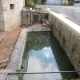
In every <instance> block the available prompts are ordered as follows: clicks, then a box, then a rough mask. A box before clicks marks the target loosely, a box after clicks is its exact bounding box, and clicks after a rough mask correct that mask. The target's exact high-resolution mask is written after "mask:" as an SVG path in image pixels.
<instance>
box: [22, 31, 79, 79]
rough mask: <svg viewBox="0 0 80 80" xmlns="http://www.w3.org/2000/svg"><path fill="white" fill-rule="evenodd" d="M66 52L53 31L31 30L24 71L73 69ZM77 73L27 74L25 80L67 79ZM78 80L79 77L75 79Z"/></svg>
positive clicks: (72, 77) (24, 59) (23, 64)
mask: <svg viewBox="0 0 80 80" xmlns="http://www.w3.org/2000/svg"><path fill="white" fill-rule="evenodd" d="M73 70H74V68H73V66H72V65H71V64H70V61H69V59H68V57H67V56H66V53H65V52H64V51H63V49H62V48H61V46H60V45H59V43H58V41H57V40H56V38H55V37H54V36H53V35H52V33H51V32H29V33H28V41H27V45H26V49H25V52H24V56H23V63H22V71H23V72H52V71H73ZM74 78H78V76H77V74H76V73H53V74H25V75H23V80H65V79H69V80H71V79H73V80H74ZM75 80H77V79H75Z"/></svg>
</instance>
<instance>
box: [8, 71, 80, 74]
mask: <svg viewBox="0 0 80 80" xmlns="http://www.w3.org/2000/svg"><path fill="white" fill-rule="evenodd" d="M77 72H80V71H58V72H16V73H8V74H7V75H19V74H52V73H77Z"/></svg>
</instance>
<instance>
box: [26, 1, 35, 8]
mask: <svg viewBox="0 0 80 80" xmlns="http://www.w3.org/2000/svg"><path fill="white" fill-rule="evenodd" d="M25 6H26V7H32V8H34V7H35V4H34V2H33V1H32V0H26V1H25Z"/></svg>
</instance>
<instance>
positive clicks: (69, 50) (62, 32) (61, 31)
mask: <svg viewBox="0 0 80 80" xmlns="http://www.w3.org/2000/svg"><path fill="white" fill-rule="evenodd" d="M61 19H62V18H59V17H58V16H56V15H55V14H52V13H50V21H51V23H53V27H52V32H53V34H54V36H55V37H56V38H57V40H58V41H59V43H60V45H61V46H62V48H63V49H64V51H65V52H66V54H67V56H68V57H69V59H70V61H71V63H72V65H73V66H74V68H75V69H76V70H77V71H80V33H79V32H77V31H76V30H75V29H73V28H72V27H71V26H70V25H72V24H70V23H67V22H66V21H65V20H66V19H64V20H63V21H62V20H61ZM73 26H74V27H80V26H75V25H73ZM79 75H80V73H79Z"/></svg>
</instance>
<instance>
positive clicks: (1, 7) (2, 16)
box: [0, 0, 5, 31]
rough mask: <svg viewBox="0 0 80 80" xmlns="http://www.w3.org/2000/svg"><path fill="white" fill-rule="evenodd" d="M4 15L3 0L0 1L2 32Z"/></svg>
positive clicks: (0, 29) (1, 29)
mask: <svg viewBox="0 0 80 80" xmlns="http://www.w3.org/2000/svg"><path fill="white" fill-rule="evenodd" d="M4 29H5V27H4V15H3V4H2V0H0V31H4Z"/></svg>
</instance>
